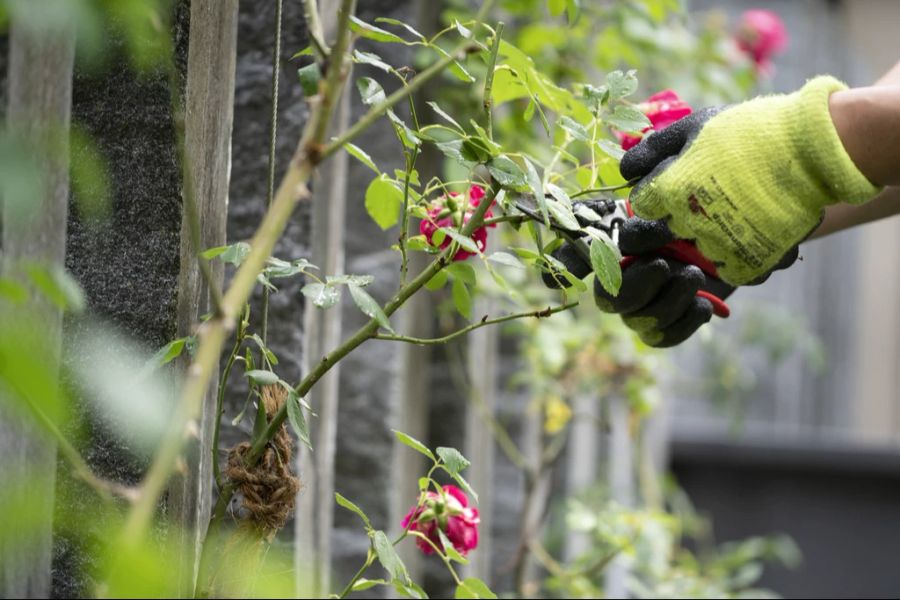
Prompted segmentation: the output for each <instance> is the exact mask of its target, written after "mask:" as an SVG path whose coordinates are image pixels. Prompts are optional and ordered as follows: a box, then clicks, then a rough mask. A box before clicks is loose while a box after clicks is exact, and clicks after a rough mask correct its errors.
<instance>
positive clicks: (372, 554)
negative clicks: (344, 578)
mask: <svg viewBox="0 0 900 600" xmlns="http://www.w3.org/2000/svg"><path fill="white" fill-rule="evenodd" d="M373 562H375V552H373V551H372V546H371V543H370V545H369V552H368V553H367V554H366V562H365V563H363V566H362V567H360V568H359V571H357V572H356V574H355V575H354V576H353V579H351V580H350V581H349V582H348V583H347V585H346V586H344V589H343V591H341V593H340V594H339V595H338V598H346V597H347V596H349V595H350V592H352V591H353V586H354V585H356V582H357V581H359V579H360V577H362V576H363V575H365V573H366V571H368V570H369V567H371V566H372V563H373Z"/></svg>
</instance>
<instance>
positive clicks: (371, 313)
mask: <svg viewBox="0 0 900 600" xmlns="http://www.w3.org/2000/svg"><path fill="white" fill-rule="evenodd" d="M347 287H348V288H349V289H350V296H351V297H352V298H353V301H354V302H355V303H356V306H358V307H359V310H361V311H362V312H363V314H364V315H366V316H367V317H370V318H373V319H375V320H376V321H378V324H379V325H381V326H382V327H383V328H384V329H387V330H388V331H391V332H392V331H394V328H393V327H391V322H390V321H389V320H388V318H387V315H386V314H384V311H383V310H382V309H381V306H380V305H379V304H378V302H376V301H375V299H374V298H373V297H372V296H370V295H369V293H368V292H367V291H366V290H364V289H362V288H361V287H359V286H358V285H354V284H352V283H351V284H349V285H348V286H347Z"/></svg>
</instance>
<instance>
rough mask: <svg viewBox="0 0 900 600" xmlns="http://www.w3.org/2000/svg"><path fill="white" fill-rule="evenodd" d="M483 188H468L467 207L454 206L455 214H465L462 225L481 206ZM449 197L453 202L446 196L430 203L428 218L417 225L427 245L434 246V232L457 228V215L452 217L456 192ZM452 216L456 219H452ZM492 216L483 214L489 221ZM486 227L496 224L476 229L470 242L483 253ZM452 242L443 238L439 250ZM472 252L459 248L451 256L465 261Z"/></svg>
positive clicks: (485, 243) (494, 225)
mask: <svg viewBox="0 0 900 600" xmlns="http://www.w3.org/2000/svg"><path fill="white" fill-rule="evenodd" d="M484 194H485V192H484V188H483V187H481V186H480V185H473V186H472V187H470V188H469V193H468V197H469V201H468V205H467V206H465V207H460V206H456V210H455V212H456V213H460V212H463V210H464V211H465V214H464V215H463V217H462V221H463V223H468V222H469V219H470V218H471V217H472V213H473V212H475V209H476V208H478V205H479V204H481V199H482V198H484ZM450 197H451V199H452V200H453V201H448V199H447V197H446V196H441V197H440V198H438V199H437V200H435V201H433V202H432V203H431V208H430V209H429V210H428V217H427V218H426V219H423V220H422V222H421V223H420V224H419V233H421V234H422V235H424V236H425V239H426V240H428V244H429V245H431V246H434V245H435V244H434V242H433V241H432V239H433V237H434V234H435V232H437V230H438V229H441V228H442V227H449V228H453V229H455V228H457V227H459V215H458V214H456V215H454V210H453V208H452V207H453V206H455V205H456V202H455V200H456V199H457V198H459V194H458V193H456V192H450ZM454 216H456V217H457V218H456V219H454ZM492 216H493V214H492V213H491V210H490V209H488V211H487V212H486V213H485V214H484V218H485V219H489V218H490V217H492ZM487 227H496V224H491V225H488V226H482V227H479V228H477V229H476V230H475V231H473V232H472V241H474V242H475V245H476V246H477V247H478V249H479V250H481V251H482V252H484V249H485V247H487ZM452 241H453V240H452V239H451V238H450V236H445V237H444V240H443V241H442V242H441V246H440V248H441V250H443V249H444V248H446V247H447V246H449V245H450V244H451V242H452ZM474 255H475V254H474V253H473V252H469V251H468V250H465V249H463V248H460V249H459V250H457V251H456V254H454V255H453V260H466V259H467V258H469V257H470V256H474Z"/></svg>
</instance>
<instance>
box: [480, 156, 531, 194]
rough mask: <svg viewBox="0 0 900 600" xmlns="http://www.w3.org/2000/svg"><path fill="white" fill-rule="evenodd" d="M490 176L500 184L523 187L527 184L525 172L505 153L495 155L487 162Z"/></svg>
mask: <svg viewBox="0 0 900 600" xmlns="http://www.w3.org/2000/svg"><path fill="white" fill-rule="evenodd" d="M487 168H488V171H490V172H491V177H493V178H494V179H496V180H497V183H499V184H500V185H502V186H509V187H523V186H526V185H528V179H527V178H526V177H525V173H524V172H523V171H522V169H521V168H520V167H519V165H517V164H516V163H515V162H514V161H513V160H512V159H511V158H510V157H508V156H507V155H505V154H501V155H500V156H495V157H494V158H492V159H491V160H490V162H488V163H487Z"/></svg>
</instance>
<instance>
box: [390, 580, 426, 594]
mask: <svg viewBox="0 0 900 600" xmlns="http://www.w3.org/2000/svg"><path fill="white" fill-rule="evenodd" d="M393 585H394V589H395V590H396V591H397V594H398V595H400V596H403V597H404V598H428V594H426V593H425V590H423V589H422V588H421V587H419V585H418V584H416V583H413V582H412V581H410V582H409V583H408V584H407V583H402V582H400V581H394V582H393Z"/></svg>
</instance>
